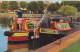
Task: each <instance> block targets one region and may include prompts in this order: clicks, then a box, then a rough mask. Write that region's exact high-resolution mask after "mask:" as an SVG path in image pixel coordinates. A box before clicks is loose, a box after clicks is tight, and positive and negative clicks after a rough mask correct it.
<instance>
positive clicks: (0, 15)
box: [0, 13, 61, 17]
mask: <svg viewBox="0 0 80 52" xmlns="http://www.w3.org/2000/svg"><path fill="white" fill-rule="evenodd" d="M42 15H43V14H23V17H42ZM49 16H52V17H53V16H61V15H59V14H55V15H53V14H51V15H49ZM0 17H17V14H14V13H0Z"/></svg>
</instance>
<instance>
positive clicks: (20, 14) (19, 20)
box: [17, 9, 23, 30]
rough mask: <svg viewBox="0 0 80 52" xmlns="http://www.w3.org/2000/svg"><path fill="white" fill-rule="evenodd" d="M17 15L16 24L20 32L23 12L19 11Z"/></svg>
mask: <svg viewBox="0 0 80 52" xmlns="http://www.w3.org/2000/svg"><path fill="white" fill-rule="evenodd" d="M17 15H18V19H17V24H19V30H21V29H22V28H21V25H22V15H23V12H22V11H21V9H19V11H18V12H17Z"/></svg>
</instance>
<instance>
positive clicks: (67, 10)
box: [60, 5, 77, 15]
mask: <svg viewBox="0 0 80 52" xmlns="http://www.w3.org/2000/svg"><path fill="white" fill-rule="evenodd" d="M60 12H61V13H62V14H65V15H75V14H76V13H77V8H76V7H73V6H68V5H65V6H62V7H61V8H60Z"/></svg>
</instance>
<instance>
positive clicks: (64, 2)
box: [61, 1, 80, 11]
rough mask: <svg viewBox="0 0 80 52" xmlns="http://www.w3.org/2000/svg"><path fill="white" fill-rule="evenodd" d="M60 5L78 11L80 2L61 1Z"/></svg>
mask: <svg viewBox="0 0 80 52" xmlns="http://www.w3.org/2000/svg"><path fill="white" fill-rule="evenodd" d="M61 4H62V5H69V6H74V7H76V8H77V9H78V11H80V1H63V2H62V3H61Z"/></svg>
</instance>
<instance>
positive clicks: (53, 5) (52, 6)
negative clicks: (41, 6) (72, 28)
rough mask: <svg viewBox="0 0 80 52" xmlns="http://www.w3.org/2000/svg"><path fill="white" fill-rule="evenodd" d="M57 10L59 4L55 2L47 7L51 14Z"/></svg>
mask: <svg viewBox="0 0 80 52" xmlns="http://www.w3.org/2000/svg"><path fill="white" fill-rule="evenodd" d="M59 8H60V4H59V3H58V2H56V3H53V4H51V5H49V6H48V8H47V10H48V11H51V12H53V11H57V10H58V9H59Z"/></svg>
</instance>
